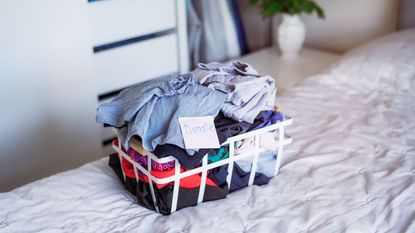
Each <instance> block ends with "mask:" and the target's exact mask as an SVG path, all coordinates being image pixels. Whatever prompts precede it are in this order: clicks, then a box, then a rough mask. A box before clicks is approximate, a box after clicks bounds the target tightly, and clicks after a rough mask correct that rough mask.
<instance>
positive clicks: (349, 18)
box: [239, 0, 415, 52]
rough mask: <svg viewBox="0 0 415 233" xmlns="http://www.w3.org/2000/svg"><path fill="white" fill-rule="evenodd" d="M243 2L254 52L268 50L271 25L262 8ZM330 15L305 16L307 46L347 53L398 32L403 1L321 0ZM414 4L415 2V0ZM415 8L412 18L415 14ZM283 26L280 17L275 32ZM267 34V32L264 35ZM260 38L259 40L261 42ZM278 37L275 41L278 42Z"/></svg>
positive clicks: (241, 0) (244, 18)
mask: <svg viewBox="0 0 415 233" xmlns="http://www.w3.org/2000/svg"><path fill="white" fill-rule="evenodd" d="M404 1H413V0H404ZM246 2H247V1H245V0H239V4H240V6H241V13H242V17H243V23H244V26H245V29H246V34H247V40H248V43H249V45H250V48H251V49H252V50H255V49H258V48H261V47H266V46H269V45H270V42H269V41H267V40H263V39H261V38H263V37H264V36H263V35H270V34H271V35H274V32H272V33H268V32H267V31H269V30H270V29H269V24H268V22H267V21H266V20H261V16H260V15H259V13H258V12H259V9H255V7H253V6H251V5H249V4H247V3H246ZM317 2H318V3H319V4H320V5H321V6H322V7H323V8H324V10H325V12H326V20H320V19H318V18H317V16H316V15H311V16H308V15H302V19H303V21H304V23H305V25H306V30H307V32H306V40H305V44H306V46H309V47H314V48H320V49H326V50H330V51H333V52H344V51H346V50H349V49H351V48H353V47H355V46H358V45H360V44H362V43H364V42H366V41H368V40H370V39H372V38H376V37H379V36H382V35H385V34H388V33H390V32H393V31H395V30H396V24H397V14H398V5H399V1H395V0H364V1H362V0H317ZM413 2H414V1H413ZM413 12H415V9H414V10H412V15H415V14H414V13H413ZM279 23H280V17H279V16H277V17H275V18H274V20H273V27H272V28H273V29H274V30H275V29H276V28H277V25H278V24H279ZM264 31H265V32H264ZM258 38H259V39H258ZM275 40H276V39H275V36H274V38H273V39H272V41H274V42H275Z"/></svg>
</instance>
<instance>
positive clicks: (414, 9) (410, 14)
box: [398, 0, 415, 29]
mask: <svg viewBox="0 0 415 233" xmlns="http://www.w3.org/2000/svg"><path fill="white" fill-rule="evenodd" d="M412 27H415V1H414V0H400V5H399V17H398V28H399V29H405V28H412Z"/></svg>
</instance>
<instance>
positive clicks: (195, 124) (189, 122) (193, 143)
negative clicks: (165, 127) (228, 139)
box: [179, 116, 220, 149]
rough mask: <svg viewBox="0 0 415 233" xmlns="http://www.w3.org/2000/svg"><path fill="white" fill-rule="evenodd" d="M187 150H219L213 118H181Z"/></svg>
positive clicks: (180, 122) (181, 127)
mask: <svg viewBox="0 0 415 233" xmlns="http://www.w3.org/2000/svg"><path fill="white" fill-rule="evenodd" d="M179 124H180V129H181V131H182V135H183V140H184V145H185V147H186V149H198V148H219V147H220V146H219V139H218V135H217V134H216V128H215V124H214V123H213V116H204V117H179Z"/></svg>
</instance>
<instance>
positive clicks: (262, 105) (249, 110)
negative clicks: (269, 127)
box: [193, 61, 276, 123]
mask: <svg viewBox="0 0 415 233" xmlns="http://www.w3.org/2000/svg"><path fill="white" fill-rule="evenodd" d="M193 73H194V74H195V75H196V77H197V78H198V80H199V83H200V84H202V85H204V86H207V87H209V88H212V89H215V90H218V91H221V92H223V93H226V94H227V98H226V103H225V104H224V105H223V107H222V112H223V113H224V115H225V116H226V117H230V118H232V119H234V120H236V121H245V122H248V123H253V121H254V119H255V117H256V116H257V115H258V113H259V112H261V111H263V110H271V109H272V108H273V106H274V101H275V94H276V87H275V81H274V79H273V78H272V77H270V76H260V75H259V74H258V72H257V71H256V70H255V69H254V68H253V67H252V66H250V65H248V64H246V63H243V62H238V61H234V62H232V63H230V64H227V65H225V64H221V63H217V62H212V63H209V64H203V63H199V64H198V68H197V69H196V70H194V71H193Z"/></svg>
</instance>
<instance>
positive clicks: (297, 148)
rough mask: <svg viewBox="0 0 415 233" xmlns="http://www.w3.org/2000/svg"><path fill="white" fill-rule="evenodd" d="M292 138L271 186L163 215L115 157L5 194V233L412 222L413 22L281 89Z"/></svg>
mask: <svg viewBox="0 0 415 233" xmlns="http://www.w3.org/2000/svg"><path fill="white" fill-rule="evenodd" d="M277 102H278V103H279V104H280V106H281V109H282V110H283V111H284V112H286V113H289V114H290V115H291V116H292V117H293V118H294V125H293V126H292V127H290V128H287V133H288V134H290V135H291V136H292V137H293V144H291V145H290V146H288V147H286V149H285V155H284V156H285V157H284V158H283V161H282V167H281V170H280V173H279V175H278V176H277V177H274V178H273V179H272V180H271V182H270V183H269V184H268V185H265V186H252V187H248V188H245V189H243V190H240V191H237V192H234V193H232V194H230V195H229V196H228V198H226V199H222V200H218V201H213V202H206V203H201V204H199V205H198V206H195V207H190V208H185V209H182V210H180V211H178V212H176V213H174V214H172V215H170V216H162V215H160V214H157V213H155V212H153V211H150V210H147V209H145V208H143V207H141V206H138V205H136V204H135V203H134V201H135V200H134V197H133V196H132V195H131V194H129V192H128V191H127V190H125V189H124V188H123V186H122V184H121V183H120V182H119V180H118V178H117V177H116V175H115V174H114V173H113V172H112V171H111V169H110V168H109V167H108V166H107V158H103V159H101V160H98V161H94V162H91V163H88V164H85V165H84V166H82V167H80V168H77V169H74V170H70V171H67V172H63V173H59V174H56V175H53V176H51V177H48V178H45V179H41V180H38V181H35V182H33V183H30V184H27V185H25V186H22V187H20V188H17V189H15V190H12V191H10V192H7V193H1V194H0V206H1V208H0V232H170V233H173V232H261V233H262V232H298V233H305V232H308V233H310V232H330V233H333V232H343V233H349V232H364V233H370V232H415V221H414V220H415V195H414V194H415V30H409V31H402V32H399V33H397V34H393V35H390V36H387V37H385V38H381V39H378V40H376V41H373V42H371V43H369V44H366V45H364V46H363V47H360V48H358V49H355V50H353V51H351V52H349V53H348V54H346V55H345V56H344V57H343V58H342V59H341V60H340V61H339V62H337V63H336V64H333V65H332V66H331V67H329V68H328V69H327V70H326V71H325V72H323V73H321V74H319V75H316V76H313V77H310V78H308V79H306V80H305V81H304V82H302V83H300V84H298V85H296V86H294V87H293V88H291V89H289V90H287V91H286V92H284V93H281V97H279V98H278V99H277Z"/></svg>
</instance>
